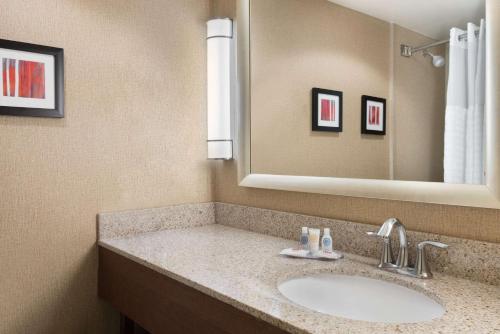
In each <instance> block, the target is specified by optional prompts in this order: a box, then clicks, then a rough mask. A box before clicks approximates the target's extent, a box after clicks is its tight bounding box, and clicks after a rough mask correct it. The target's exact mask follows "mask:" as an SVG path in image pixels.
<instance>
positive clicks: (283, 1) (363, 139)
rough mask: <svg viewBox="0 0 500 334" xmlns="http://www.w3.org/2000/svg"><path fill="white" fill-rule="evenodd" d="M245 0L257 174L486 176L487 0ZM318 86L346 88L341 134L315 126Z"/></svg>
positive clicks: (480, 179)
mask: <svg viewBox="0 0 500 334" xmlns="http://www.w3.org/2000/svg"><path fill="white" fill-rule="evenodd" d="M250 5H251V16H250V22H251V24H250V29H251V31H250V43H251V51H250V52H251V55H250V57H251V105H252V112H251V116H250V117H251V139H250V140H251V142H250V143H251V173H256V174H279V175H302V176H327V177H340V178H361V179H384V180H410V181H432V182H447V183H471V184H484V183H485V170H484V161H485V153H484V152H485V150H484V147H485V140H484V138H485V126H484V119H485V118H484V96H485V90H484V86H485V79H484V75H485V61H484V57H485V56H484V55H485V44H484V38H485V32H484V25H485V22H484V20H483V19H484V15H485V13H484V1H483V0H460V1H456V0H454V1H440V2H436V1H416V0H414V1H409V2H408V1H407V2H404V3H401V2H400V1H395V0H384V1H376V2H374V1H368V0H366V1H354V0H335V1H327V0H273V1H269V0H252V1H251V3H250ZM422 46H424V47H423V48H421V47H422ZM314 87H320V88H323V89H328V90H335V91H341V92H343V113H342V116H343V127H342V132H317V131H312V128H311V113H312V112H313V110H312V104H311V94H312V88H314ZM363 95H368V96H373V97H378V98H383V99H386V101H387V105H386V116H387V120H386V122H387V124H386V128H387V129H386V133H385V135H375V134H364V133H362V127H363V125H362V124H361V122H362V96H363ZM368 119H369V118H368Z"/></svg>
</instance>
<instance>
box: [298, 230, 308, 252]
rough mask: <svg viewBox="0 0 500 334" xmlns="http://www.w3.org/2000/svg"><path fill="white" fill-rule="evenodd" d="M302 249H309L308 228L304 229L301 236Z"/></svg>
mask: <svg viewBox="0 0 500 334" xmlns="http://www.w3.org/2000/svg"><path fill="white" fill-rule="evenodd" d="M299 245H300V249H306V250H307V249H309V232H308V231H307V227H305V226H304V227H302V234H301V235H300V242H299Z"/></svg>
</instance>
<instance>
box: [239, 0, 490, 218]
mask: <svg viewBox="0 0 500 334" xmlns="http://www.w3.org/2000/svg"><path fill="white" fill-rule="evenodd" d="M250 3H251V0H237V5H236V35H237V36H236V37H237V85H238V89H237V90H238V103H237V105H238V108H237V113H236V117H235V119H236V122H235V127H236V131H235V137H236V138H235V140H236V143H237V150H236V152H235V153H236V157H235V158H236V161H237V168H238V176H237V177H238V184H239V185H240V186H243V187H251V188H262V189H274V190H285V191H295V192H305V193H317V194H327V195H339V196H351V197H364V198H376V199H387V200H398V201H411V202H423V203H435V204H448V205H458V206H471V207H482V208H495V209H500V115H498V114H499V112H500V111H499V108H500V64H499V63H500V38H498V36H500V2H499V1H497V0H486V15H485V18H486V22H487V24H486V50H487V54H486V66H487V68H488V71H486V106H485V114H486V124H487V126H486V133H487V137H486V156H487V161H486V170H487V171H488V173H487V175H486V185H465V184H448V183H438V182H421V181H399V180H375V179H349V178H337V177H316V176H294V175H273V174H252V173H251V150H250V133H251V117H250V115H251V59H250V47H251V40H250V15H251V12H250ZM494 36H497V38H496V39H495V38H493V37H494Z"/></svg>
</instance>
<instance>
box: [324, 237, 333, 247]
mask: <svg viewBox="0 0 500 334" xmlns="http://www.w3.org/2000/svg"><path fill="white" fill-rule="evenodd" d="M331 245H332V241H331V240H330V238H324V239H323V247H327V248H328V247H330V246H331Z"/></svg>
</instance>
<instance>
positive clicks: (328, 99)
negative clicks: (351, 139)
mask: <svg viewBox="0 0 500 334" xmlns="http://www.w3.org/2000/svg"><path fill="white" fill-rule="evenodd" d="M312 130H313V131H331V132H342V92H339V91H336V90H328V89H322V88H313V89H312Z"/></svg>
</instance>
